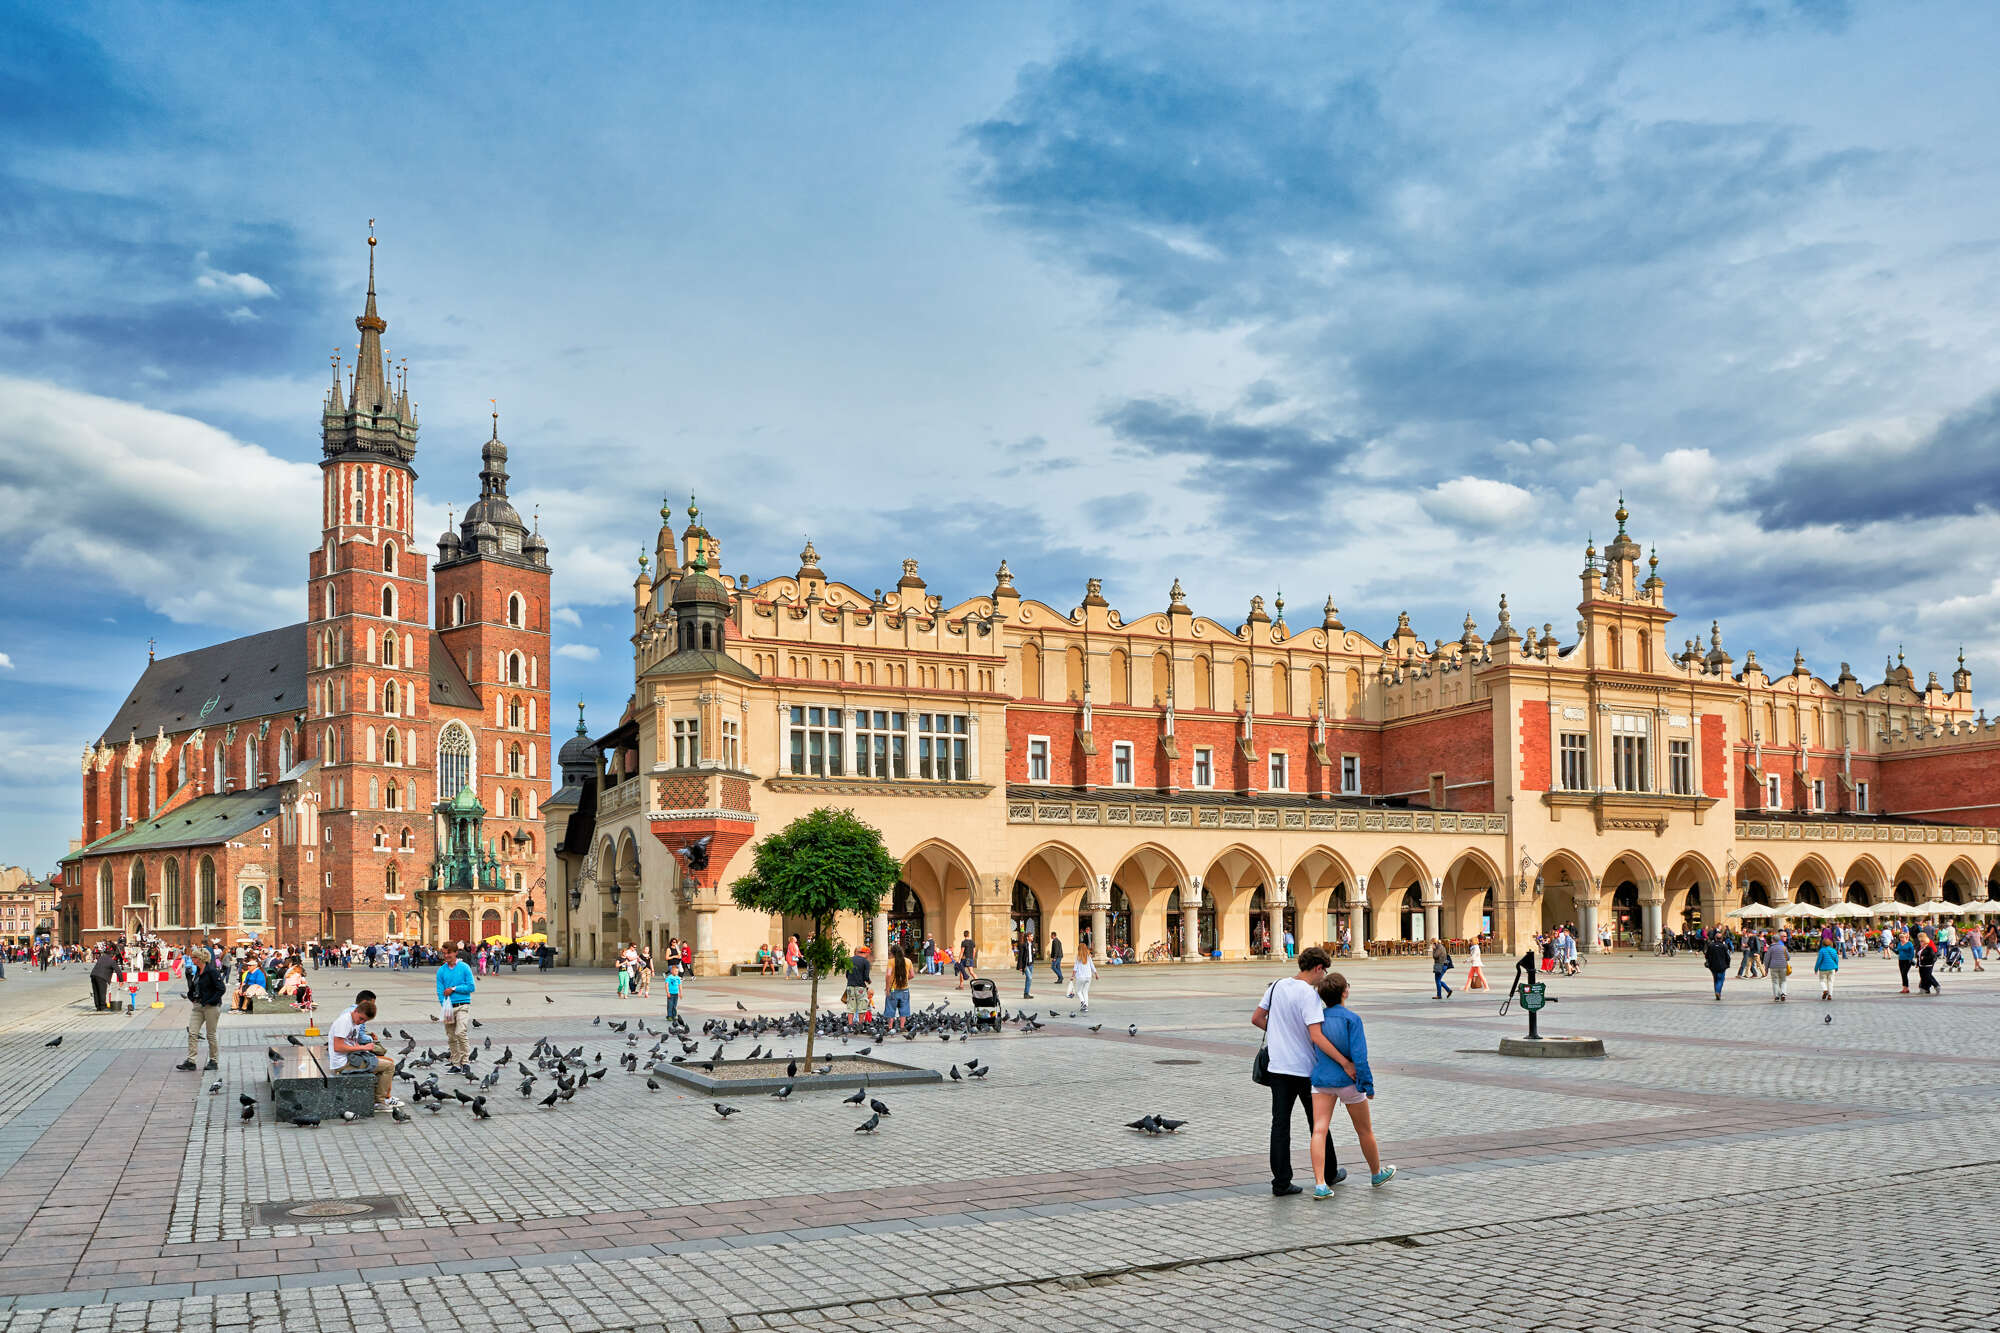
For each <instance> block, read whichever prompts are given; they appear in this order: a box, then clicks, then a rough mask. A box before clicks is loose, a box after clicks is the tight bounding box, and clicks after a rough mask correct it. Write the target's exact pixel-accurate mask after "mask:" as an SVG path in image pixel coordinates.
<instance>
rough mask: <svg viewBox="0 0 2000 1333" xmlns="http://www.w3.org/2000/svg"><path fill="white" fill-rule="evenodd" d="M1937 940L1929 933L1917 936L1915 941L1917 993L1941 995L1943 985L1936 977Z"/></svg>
mask: <svg viewBox="0 0 2000 1333" xmlns="http://www.w3.org/2000/svg"><path fill="white" fill-rule="evenodd" d="M1937 960H1938V947H1937V940H1936V939H1935V938H1934V937H1932V936H1929V935H1921V936H1918V943H1917V994H1919V995H1942V994H1944V987H1943V986H1940V985H1938V979H1937Z"/></svg>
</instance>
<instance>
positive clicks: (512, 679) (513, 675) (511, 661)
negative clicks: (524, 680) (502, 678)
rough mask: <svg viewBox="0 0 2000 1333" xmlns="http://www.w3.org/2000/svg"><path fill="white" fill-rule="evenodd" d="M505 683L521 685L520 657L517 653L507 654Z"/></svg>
mask: <svg viewBox="0 0 2000 1333" xmlns="http://www.w3.org/2000/svg"><path fill="white" fill-rule="evenodd" d="M507 683H508V684H510V685H519V684H520V683H521V655H520V654H519V653H509V654H507Z"/></svg>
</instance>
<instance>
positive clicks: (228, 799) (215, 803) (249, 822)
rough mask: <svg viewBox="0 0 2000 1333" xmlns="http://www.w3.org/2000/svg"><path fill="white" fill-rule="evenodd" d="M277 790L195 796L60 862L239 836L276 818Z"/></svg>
mask: <svg viewBox="0 0 2000 1333" xmlns="http://www.w3.org/2000/svg"><path fill="white" fill-rule="evenodd" d="M279 791H280V789H279V788H277V787H253V788H251V789H250V790H249V791H232V792H224V793H222V794H221V795H219V796H198V797H196V798H195V799H194V800H192V801H189V802H188V803H187V804H186V805H182V806H176V807H175V808H174V809H172V810H169V811H167V812H166V813H165V814H163V815H158V816H156V817H154V818H152V819H145V820H141V821H140V822H138V823H136V824H134V825H132V827H130V828H127V829H121V830H119V831H118V832H116V833H109V834H106V835H105V836H104V837H102V838H99V839H98V840H97V841H96V842H93V843H91V844H90V845H89V846H88V847H85V848H83V849H82V850H81V851H80V852H71V853H70V854H69V855H68V856H66V857H64V858H63V860H65V861H69V860H72V859H75V858H78V857H83V856H102V855H105V854H108V853H114V852H139V851H148V852H150V851H158V850H161V849H164V848H168V847H206V846H209V845H211V844H213V843H218V842H227V841H229V840H230V839H231V838H236V837H240V836H241V835H243V834H245V833H248V832H249V831H250V830H252V829H254V828H256V827H258V826H259V825H262V824H268V823H270V822H271V821H272V820H274V819H276V818H277V817H278V795H279Z"/></svg>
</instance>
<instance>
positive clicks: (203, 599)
mask: <svg viewBox="0 0 2000 1333" xmlns="http://www.w3.org/2000/svg"><path fill="white" fill-rule="evenodd" d="M0 508H3V509H4V510H5V512H7V513H9V514H11V515H12V516H13V520H12V521H13V523H14V525H15V526H14V547H13V552H14V559H15V560H18V561H19V563H20V565H21V566H22V568H24V569H25V570H28V571H37V570H40V571H45V572H48V573H52V574H60V575H65V576H69V577H75V576H78V575H82V576H85V577H86V578H88V579H90V580H92V581H94V582H97V583H99V584H101V585H102V586H105V587H107V588H110V589H113V590H116V591H118V592H120V593H124V594H127V595H129V596H132V597H136V598H138V599H140V600H141V601H143V602H144V603H145V604H146V605H147V606H148V607H150V608H152V609H153V610H155V611H158V612H160V613H162V614H164V615H166V616H168V617H170V618H172V619H174V620H177V621H181V622H184V623H200V624H212V625H224V626H241V627H245V628H263V627H268V626H271V625H282V624H286V623H288V622H290V621H293V620H297V619H300V618H301V617H303V616H304V614H305V604H304V601H303V600H302V596H301V594H300V591H299V585H300V580H301V579H302V578H303V576H304V572H305V556H304V552H305V550H306V548H307V547H308V546H310V545H311V543H312V540H313V536H314V534H316V533H317V532H318V531H319V470H318V469H317V468H315V467H313V466H312V465H310V464H307V463H292V462H287V461H286V460H284V459H281V458H277V457H274V456H273V455H272V454H271V453H269V452H268V451H267V450H265V449H263V448H261V447H260V446H258V445H255V444H250V443H247V442H245V441H242V440H239V439H236V438H235V437H234V436H232V435H229V434H228V433H226V432H224V431H220V430H217V429H215V428H214V427H212V426H208V425H205V424H203V423H202V422H199V421H194V420H191V419H190V418H187V417H183V416H176V415H174V414H172V413H169V412H159V411H154V410H152V409H150V408H145V407H140V406H137V405H135V404H132V403H126V402H120V401H118V400H116V399H112V398H102V397H98V396H96V395H93V394H86V393H77V392H73V391H71V390H68V389H61V388H57V387H55V386H54V385H49V384H40V383H35V382H32V381H28V380H18V379H9V378H5V377H0Z"/></svg>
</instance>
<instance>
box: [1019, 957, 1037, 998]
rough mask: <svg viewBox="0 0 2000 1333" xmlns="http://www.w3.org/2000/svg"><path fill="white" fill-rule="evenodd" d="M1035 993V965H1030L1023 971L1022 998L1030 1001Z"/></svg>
mask: <svg viewBox="0 0 2000 1333" xmlns="http://www.w3.org/2000/svg"><path fill="white" fill-rule="evenodd" d="M1034 993H1035V965H1034V964H1033V963H1030V964H1028V965H1027V966H1026V967H1024V968H1022V969H1021V998H1022V999H1024V1000H1025V999H1028V998H1030V997H1032V996H1033V995H1034Z"/></svg>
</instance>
